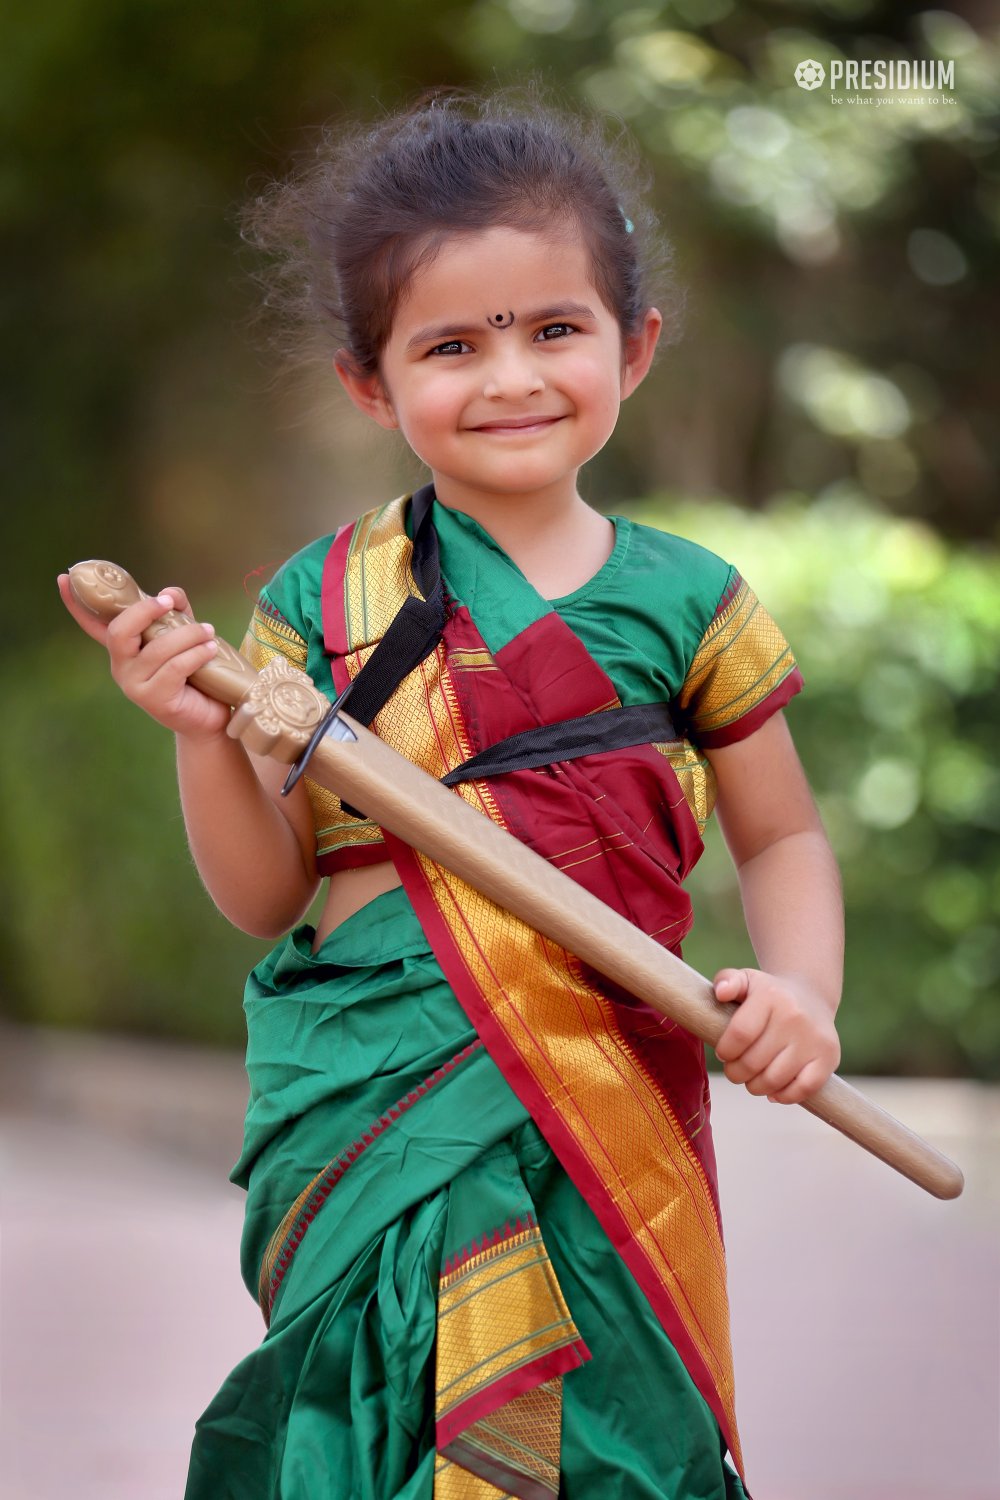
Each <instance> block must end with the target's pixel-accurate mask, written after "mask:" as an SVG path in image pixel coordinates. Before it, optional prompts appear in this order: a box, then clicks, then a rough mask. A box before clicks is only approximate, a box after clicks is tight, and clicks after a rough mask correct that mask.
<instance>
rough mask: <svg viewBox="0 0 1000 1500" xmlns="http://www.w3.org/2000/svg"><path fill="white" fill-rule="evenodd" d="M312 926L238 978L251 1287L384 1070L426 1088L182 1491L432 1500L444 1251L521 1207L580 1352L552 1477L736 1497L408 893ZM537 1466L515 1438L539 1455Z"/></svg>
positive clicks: (343, 1215) (369, 1150)
mask: <svg viewBox="0 0 1000 1500" xmlns="http://www.w3.org/2000/svg"><path fill="white" fill-rule="evenodd" d="M311 940H312V930H311V929H310V928H309V927H302V928H299V929H297V930H296V931H295V932H293V933H292V934H290V935H289V937H288V938H286V939H285V940H284V942H283V943H282V944H281V945H280V946H279V947H278V948H276V949H275V950H274V951H273V952H272V953H270V954H268V956H267V957H266V958H265V959H264V961H263V962H262V963H261V964H260V965H259V966H258V967H257V969H256V970H255V971H254V973H253V974H252V975H251V977H250V980H249V983H248V988H247V998H246V1010H247V1021H248V1028H249V1034H250V1044H249V1050H248V1055H247V1068H248V1072H249V1075H250V1080H251V1099H250V1105H249V1110H248V1117H247V1139H248V1142H249V1143H251V1144H250V1145H249V1146H248V1151H247V1152H246V1153H245V1154H244V1157H243V1159H242V1160H241V1163H240V1164H238V1166H237V1168H236V1169H235V1172H234V1176H235V1179H236V1180H237V1181H239V1182H241V1183H243V1184H244V1185H245V1186H247V1188H248V1201H247V1218H246V1228H245V1233H244V1238H243V1247H242V1256H243V1267H244V1278H245V1280H246V1282H247V1284H248V1286H249V1287H250V1288H251V1289H252V1291H253V1294H254V1295H255V1296H256V1295H257V1290H258V1272H259V1268H260V1265H261V1262H262V1259H263V1257H264V1253H265V1249H266V1246H267V1241H268V1238H269V1236H270V1235H271V1233H272V1231H273V1229H274V1226H275V1224H276V1223H277V1222H279V1221H280V1220H281V1218H282V1216H283V1215H284V1213H285V1210H286V1209H287V1207H288V1202H289V1192H290V1191H294V1190H295V1189H297V1188H298V1187H299V1186H301V1185H302V1184H303V1183H305V1182H308V1181H311V1180H312V1179H313V1178H314V1177H315V1175H316V1174H317V1173H318V1172H320V1171H321V1170H322V1169H323V1168H324V1167H325V1166H326V1165H327V1163H328V1162H329V1161H330V1159H331V1156H332V1154H333V1153H332V1152H331V1150H330V1145H331V1142H332V1143H334V1144H335V1145H339V1146H342V1147H343V1148H344V1153H343V1154H344V1156H345V1158H346V1155H347V1153H348V1152H349V1151H350V1150H351V1149H352V1148H353V1147H354V1145H355V1142H356V1140H357V1139H358V1135H359V1133H358V1122H359V1121H365V1122H368V1121H374V1120H376V1119H377V1118H378V1117H379V1116H380V1115H381V1114H382V1113H383V1112H384V1105H383V1100H384V1099H385V1098H386V1087H385V1085H386V1080H387V1079H391V1080H392V1091H393V1093H394V1097H395V1098H396V1099H397V1100H399V1101H404V1100H406V1099H407V1098H408V1097H410V1096H412V1095H415V1094H416V1092H417V1090H418V1089H419V1088H420V1087H421V1086H422V1085H425V1084H427V1085H428V1086H427V1087H426V1088H425V1091H424V1092H423V1093H422V1094H420V1095H419V1096H418V1097H419V1104H420V1108H419V1112H418V1111H416V1110H413V1111H411V1110H408V1109H406V1108H403V1109H402V1111H401V1113H400V1115H399V1118H398V1119H396V1120H394V1122H393V1126H392V1129H391V1130H388V1131H385V1132H384V1133H380V1134H379V1135H378V1136H376V1137H375V1138H374V1140H373V1144H372V1145H369V1146H365V1147H364V1149H362V1150H361V1151H360V1152H359V1154H358V1155H357V1156H356V1158H355V1159H354V1160H353V1162H351V1164H350V1170H349V1171H345V1172H344V1175H343V1177H342V1178H341V1179H339V1180H338V1181H337V1184H336V1187H335V1188H334V1194H336V1195H338V1198H337V1201H331V1203H329V1204H328V1205H327V1208H329V1209H333V1210H334V1212H335V1214H336V1221H335V1222H331V1224H330V1231H329V1234H328V1235H327V1236H326V1237H325V1238H324V1240H323V1242H322V1245H319V1244H318V1243H317V1244H316V1245H315V1247H314V1249H313V1253H312V1255H311V1258H310V1259H309V1260H308V1262H307V1261H306V1260H305V1258H304V1252H305V1251H306V1249H307V1247H308V1246H309V1244H310V1237H309V1236H308V1235H307V1236H306V1237H305V1238H304V1239H303V1241H302V1244H301V1246H300V1249H299V1251H298V1253H297V1255H296V1261H295V1268H294V1276H293V1277H290V1278H289V1279H288V1281H287V1283H286V1284H285V1287H284V1291H283V1295H282V1297H281V1298H280V1299H279V1301H278V1302H277V1304H276V1306H275V1309H274V1314H273V1316H272V1321H271V1326H270V1328H269V1330H268V1332H267V1336H266V1337H265V1339H264V1341H263V1343H262V1344H261V1345H260V1347H259V1348H258V1349H256V1350H255V1351H254V1352H253V1353H252V1354H250V1355H249V1356H248V1358H247V1359H245V1360H244V1361H243V1363H242V1364H240V1365H239V1366H238V1367H237V1368H236V1369H235V1370H234V1371H233V1373H232V1374H231V1375H230V1377H229V1379H228V1380H227V1381H226V1383H225V1385H224V1386H223V1387H222V1389H221V1391H220V1392H219V1394H218V1396H217V1397H216V1398H215V1400H214V1401H213V1403H212V1405H211V1406H210V1407H209V1409H208V1411H207V1412H206V1413H205V1415H204V1416H203V1417H202V1419H201V1421H200V1423H199V1425H198V1432H197V1436H196V1439H195V1444H194V1450H193V1454H192V1461H191V1471H190V1476H189V1481H188V1488H187V1491H186V1500H209V1497H211V1500H264V1497H267V1500H271V1497H279V1496H280V1500H319V1497H321V1496H337V1497H347V1496H350V1497H352V1500H429V1497H430V1496H431V1494H432V1492H433V1488H434V1479H435V1473H434V1471H435V1465H436V1464H437V1465H441V1464H447V1463H448V1460H447V1459H442V1458H441V1457H440V1456H439V1455H438V1454H437V1453H436V1450H435V1382H434V1359H435V1329H436V1319H437V1300H438V1276H439V1270H440V1267H441V1266H442V1265H443V1264H445V1263H446V1262H447V1260H448V1259H449V1257H450V1256H456V1255H461V1253H462V1251H463V1249H467V1248H468V1247H469V1246H470V1243H471V1242H472V1241H473V1240H474V1238H475V1236H476V1235H477V1234H478V1233H479V1232H480V1228H481V1225H482V1224H483V1223H484V1222H497V1223H501V1224H502V1223H505V1222H506V1221H508V1220H516V1219H517V1218H518V1217H520V1218H521V1220H522V1222H524V1221H525V1220H526V1219H527V1217H528V1215H531V1216H532V1217H533V1218H534V1219H535V1220H536V1222H537V1223H538V1225H540V1227H541V1230H542V1233H543V1235H544V1239H545V1245H546V1247H547V1250H548V1255H549V1258H550V1260H551V1262H552V1265H553V1267H554V1269H555V1273H556V1276H557V1278H558V1284H559V1287H561V1289H562V1294H563V1296H564V1298H565V1303H566V1304H567V1305H568V1307H569V1308H571V1309H572V1321H573V1323H574V1324H575V1327H576V1329H578V1331H579V1337H580V1338H582V1340H583V1341H584V1343H585V1344H586V1347H587V1349H588V1350H589V1352H590V1356H591V1358H590V1359H587V1360H582V1361H578V1367H577V1368H575V1369H573V1370H572V1372H571V1374H570V1375H569V1377H568V1378H567V1379H565V1381H564V1391H563V1408H562V1452H561V1458H560V1460H559V1463H560V1468H561V1471H562V1472H561V1478H560V1480H559V1491H558V1492H559V1494H560V1496H565V1497H567V1500H616V1497H620V1500H626V1497H627V1500H665V1497H668V1496H669V1497H671V1500H723V1497H739V1496H742V1495H743V1493H744V1491H743V1488H742V1486H741V1484H740V1482H739V1479H738V1478H737V1476H736V1475H735V1473H733V1471H732V1470H731V1469H730V1468H729V1466H728V1465H727V1464H726V1462H725V1461H724V1457H723V1454H724V1444H723V1442H722V1438H721V1435H720V1432H719V1427H718V1423H717V1422H716V1420H715V1418H714V1416H713V1415H712V1412H711V1411H710V1410H709V1408H708V1406H707V1404H706V1403H705V1401H704V1400H703V1398H702V1397H701V1395H700V1394H699V1392H698V1391H697V1390H696V1389H695V1387H694V1385H693V1384H692V1382H691V1380H690V1378H689V1377H688V1375H687V1373H686V1371H685V1369H684V1366H683V1365H682V1363H681V1361H680V1359H679V1357H678V1355H677V1354H676V1352H675V1350H674V1348H673V1345H672V1344H671V1342H670V1340H669V1339H668V1338H667V1336H666V1334H665V1333H664V1332H663V1329H662V1328H661V1327H660V1325H659V1323H658V1322H657V1320H656V1318H655V1317H654V1315H653V1313H652V1312H651V1310H650V1308H649V1305H648V1303H647V1301H646V1299H645V1297H644V1296H643V1294H642V1292H641V1291H640V1290H639V1288H638V1287H637V1285H636V1283H635V1281H634V1279H633V1277H632V1276H631V1274H630V1272H629V1271H628V1270H627V1269H626V1268H625V1266H624V1264H623V1263H622V1261H621V1259H620V1257H619V1255H618V1254H617V1252H616V1250H615V1248H614V1246H613V1245H612V1244H611V1243H610V1241H609V1240H608V1238H607V1236H606V1234H605V1233H604V1231H603V1230H602V1228H601V1226H600V1224H599V1223H598V1222H597V1219H596V1218H595V1216H594V1214H593V1212H592V1211H591V1209H590V1208H589V1207H588V1205H587V1204H586V1203H585V1202H584V1200H583V1198H582V1197H581V1195H580V1193H579V1192H578V1191H577V1189H576V1188H575V1187H574V1185H573V1183H572V1182H571V1181H570V1179H569V1177H568V1175H567V1174H566V1172H565V1171H564V1170H563V1169H562V1167H561V1166H560V1165H559V1163H558V1162H557V1161H556V1159H555V1157H554V1155H553V1153H552V1151H551V1149H550V1147H549V1146H548V1145H547V1144H546V1142H545V1140H544V1139H543V1137H542V1136H541V1134H540V1132H539V1130H538V1128H537V1126H536V1125H535V1124H534V1122H533V1121H532V1119H531V1117H530V1115H529V1114H528V1112H527V1110H526V1109H525V1108H524V1106H523V1105H522V1104H521V1103H520V1102H519V1101H518V1099H517V1098H516V1096H515V1095H514V1093H513V1091H512V1090H511V1088H510V1086H509V1085H508V1084H507V1082H506V1080H505V1079H504V1077H503V1074H502V1073H501V1072H500V1070H499V1068H497V1067H496V1065H495V1064H494V1063H493V1062H492V1061H491V1060H490V1058H489V1057H488V1055H487V1053H486V1051H485V1049H484V1048H483V1047H482V1045H481V1044H478V1043H477V1038H476V1035H475V1032H474V1031H473V1029H472V1027H471V1026H470V1024H469V1022H468V1020H467V1018H466V1016H465V1014H464V1012H463V1011H462V1009H461V1007H460V1006H459V1004H458V1002H457V1000H456V999H455V997H454V994H453V993H452V991H451V989H450V987H449V986H448V984H447V982H446V981H445V979H444V976H443V974H442V973H441V970H440V968H439V967H438V964H437V962H436V960H435V958H434V956H433V954H432V952H431V950H430V947H429V944H428V942H427V939H426V938H425V936H424V934H423V932H422V930H421V928H420V925H419V923H418V922H417V919H416V916H415V914H414V912H413V908H412V906H411V905H410V903H409V900H408V899H407V897H406V895H405V893H404V891H403V890H402V889H398V890H394V891H390V892H388V893H387V894H386V895H384V896H380V897H378V898H377V900H376V901H374V902H373V903H372V904H371V905H370V906H369V907H367V908H365V909H364V910H363V911H361V912H358V913H357V914H356V915H355V916H354V917H351V918H350V919H349V920H348V921H347V922H345V923H344V924H343V925H342V926H341V927H339V928H338V929H337V930H336V931H335V932H333V933H331V935H330V937H329V938H328V939H327V940H326V942H325V943H324V944H323V946H322V948H321V949H320V950H319V952H318V953H316V954H313V953H312V952H311ZM431 1080H433V1082H431ZM251 1167H252V1170H251ZM340 1195H342V1196H340ZM321 1222H322V1215H320V1216H319V1217H318V1218H317V1219H316V1221H315V1224H316V1225H318V1224H320V1223H321ZM313 1227H315V1226H313ZM310 1233H311V1231H310ZM300 1256H302V1257H303V1258H302V1259H300V1258H299V1257H300ZM293 1291H294V1296H290V1295H289V1294H290V1293H292V1292H293ZM560 1317H563V1318H565V1317H566V1315H565V1314H563V1313H562V1309H560V1308H558V1307H554V1308H553V1322H556V1321H557V1320H558V1319H559V1318H560ZM557 1336H561V1337H566V1338H569V1339H572V1338H573V1337H574V1330H573V1328H572V1326H571V1325H568V1322H567V1323H566V1324H564V1328H563V1329H562V1330H559V1331H557ZM538 1462H539V1459H538V1456H537V1455H535V1454H531V1453H527V1454H525V1455H524V1465H525V1470H526V1472H528V1473H530V1472H531V1469H532V1466H533V1465H535V1464H537V1463H538ZM497 1493H498V1494H502V1493H505V1491H502V1490H498V1491H497Z"/></svg>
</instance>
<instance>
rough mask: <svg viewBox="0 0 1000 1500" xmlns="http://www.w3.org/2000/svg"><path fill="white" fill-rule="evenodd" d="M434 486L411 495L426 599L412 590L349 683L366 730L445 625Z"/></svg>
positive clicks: (353, 709)
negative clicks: (433, 520) (433, 510)
mask: <svg viewBox="0 0 1000 1500" xmlns="http://www.w3.org/2000/svg"><path fill="white" fill-rule="evenodd" d="M433 501H434V486H433V485H432V484H425V485H424V487H423V488H422V489H419V490H417V491H416V493H415V494H414V496H413V500H412V502H411V503H412V506H413V512H412V514H413V557H412V561H411V564H410V566H411V568H412V570H413V577H414V580H415V582H416V585H417V587H418V589H419V590H420V592H421V593H422V594H423V596H424V597H423V598H422V599H418V598H416V596H415V595H413V594H411V595H410V596H409V598H408V599H407V600H406V602H405V603H404V604H403V606H402V607H401V609H400V610H399V611H398V612H397V614H396V616H395V618H394V619H393V621H392V623H391V625H390V626H389V628H388V630H387V631H386V633H385V635H384V636H383V637H382V639H381V640H380V641H379V643H378V645H377V646H376V647H375V650H374V651H373V652H372V654H371V656H370V657H369V658H368V660H367V661H366V662H365V664H364V666H363V667H362V668H361V671H360V672H359V673H358V675H357V677H355V679H354V681H353V682H352V683H351V688H350V695H349V697H350V702H349V703H347V702H346V701H345V705H344V706H345V707H347V708H349V710H350V714H351V717H352V718H353V719H357V721H358V723H359V724H364V726H365V727H366V728H367V727H368V725H369V724H371V721H372V719H374V717H375V715H376V714H377V713H378V712H379V710H380V709H382V708H384V707H385V705H386V703H387V702H388V701H389V699H390V698H391V697H392V695H393V693H394V692H395V691H396V689H397V688H398V687H399V684H400V683H401V682H402V681H403V678H404V677H408V676H409V674H410V673H411V672H412V671H413V670H414V668H415V667H419V665H420V663H421V662H422V661H423V660H424V658H425V657H427V656H430V654H431V652H432V651H433V650H434V647H435V646H436V645H437V643H438V641H439V640H440V639H441V633H442V631H443V630H444V626H445V607H444V591H443V589H442V587H441V566H440V562H439V560H438V539H437V532H436V531H435V530H434V527H433V525H432V524H431V507H432V504H433Z"/></svg>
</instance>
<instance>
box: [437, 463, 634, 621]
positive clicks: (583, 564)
mask: <svg viewBox="0 0 1000 1500" xmlns="http://www.w3.org/2000/svg"><path fill="white" fill-rule="evenodd" d="M442 489H443V490H444V494H442V493H441V490H442ZM435 494H436V495H437V498H438V500H439V502H440V503H441V504H442V505H446V506H447V507H448V508H449V509H450V510H457V511H462V512H463V514H465V515H467V516H471V517H472V519H473V520H474V521H476V522H478V524H479V525H480V526H481V527H482V528H483V530H484V531H486V532H488V533H489V535H490V536H491V537H492V538H493V540H494V541H495V542H496V544H497V546H498V547H500V548H501V549H502V550H503V551H504V552H505V553H506V554H507V556H508V557H509V558H510V559H511V561H512V562H513V563H515V564H516V566H517V567H518V568H519V569H520V571H521V572H522V573H523V574H524V576H525V577H526V578H527V579H528V581H529V583H531V584H532V586H533V587H534V588H535V589H537V591H538V592H539V593H540V594H541V595H542V596H543V598H546V599H558V598H561V597H563V595H565V594H570V593H574V592H575V591H576V590H577V589H578V588H581V587H582V586H583V585H584V584H585V583H587V582H588V581H589V580H590V578H592V577H593V575H594V574H595V573H596V572H597V571H598V569H599V568H601V567H602V566H603V564H604V563H605V562H606V561H607V559H608V558H609V557H610V555H611V552H612V549H613V547H614V543H615V528H614V525H613V523H612V522H611V521H609V520H608V519H607V517H606V516H602V515H601V514H600V513H599V512H598V511H596V510H593V509H592V508H591V507H590V506H589V505H588V504H587V502H586V501H585V500H582V499H581V498H580V496H579V495H578V494H577V492H576V487H575V485H574V487H573V489H572V491H571V492H569V493H567V492H566V491H563V492H562V493H556V492H554V491H550V492H544V491H543V492H537V493H532V494H513V495H512V494H498V495H490V494H484V493H483V492H481V491H480V492H477V493H475V494H465V493H463V492H461V491H460V490H458V491H456V490H455V489H454V488H453V487H452V486H449V484H448V482H447V480H445V481H444V482H443V483H440V485H439V481H438V480H437V478H435Z"/></svg>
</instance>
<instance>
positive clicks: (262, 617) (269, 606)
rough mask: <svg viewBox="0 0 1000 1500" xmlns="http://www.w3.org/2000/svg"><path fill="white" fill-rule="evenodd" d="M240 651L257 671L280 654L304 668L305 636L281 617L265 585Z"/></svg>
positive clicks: (282, 615) (293, 664)
mask: <svg viewBox="0 0 1000 1500" xmlns="http://www.w3.org/2000/svg"><path fill="white" fill-rule="evenodd" d="M240 650H241V652H242V653H243V655H244V656H245V657H246V658H247V660H248V661H249V662H250V664H251V665H252V666H253V667H254V668H255V669H256V671H258V672H260V671H263V669H264V667H266V666H267V665H268V664H269V663H270V662H272V661H274V658H275V657H276V656H283V657H284V658H285V660H286V661H288V662H290V663H291V665H292V666H293V667H299V668H300V669H301V670H302V671H303V672H304V671H305V670H306V657H307V655H308V646H307V643H306V640H305V637H304V636H303V635H301V634H300V633H299V631H297V630H296V629H295V626H294V625H293V624H292V623H291V621H290V620H287V619H286V618H285V616H284V614H283V613H282V611H281V610H280V609H279V608H278V606H277V604H275V602H274V600H273V599H272V598H271V595H270V593H269V592H268V589H267V587H266V586H265V587H264V588H262V589H261V591H260V594H259V595H258V597H257V603H256V604H255V605H254V611H253V614H252V615H251V616H250V623H249V625H248V626H247V633H246V635H245V636H244V637H243V642H242V644H241V646H240Z"/></svg>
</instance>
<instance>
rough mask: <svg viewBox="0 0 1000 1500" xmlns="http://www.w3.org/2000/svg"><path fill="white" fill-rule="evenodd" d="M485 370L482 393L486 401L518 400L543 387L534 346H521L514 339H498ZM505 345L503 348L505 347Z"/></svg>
mask: <svg viewBox="0 0 1000 1500" xmlns="http://www.w3.org/2000/svg"><path fill="white" fill-rule="evenodd" d="M498 343H499V344H500V345H501V347H500V348H499V349H497V350H495V352H494V354H493V357H492V358H491V359H490V362H489V365H488V366H487V369H486V372H485V378H484V381H483V395H484V396H485V397H486V398H487V399H488V400H515V401H516V400H521V399H523V398H524V397H525V396H533V395H537V394H538V392H539V391H542V390H544V389H545V381H544V380H543V379H542V372H541V369H540V368H539V364H538V358H537V355H536V354H535V351H534V349H533V348H530V347H529V348H527V349H526V348H523V347H521V346H519V345H518V344H516V343H515V341H514V340H513V339H510V340H509V341H508V340H506V339H503V338H501V339H499V340H498ZM504 345H506V347H504Z"/></svg>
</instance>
